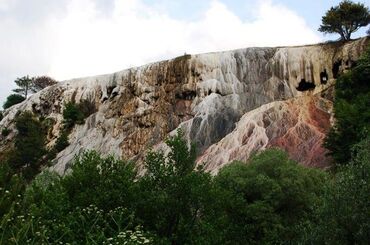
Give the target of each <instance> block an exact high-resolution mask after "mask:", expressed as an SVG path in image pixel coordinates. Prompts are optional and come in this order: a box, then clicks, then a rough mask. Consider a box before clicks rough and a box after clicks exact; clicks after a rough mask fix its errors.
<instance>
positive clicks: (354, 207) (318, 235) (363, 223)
mask: <svg viewBox="0 0 370 245" xmlns="http://www.w3.org/2000/svg"><path fill="white" fill-rule="evenodd" d="M369 149H370V137H368V138H367V139H364V140H363V141H361V142H360V143H359V144H357V145H356V146H355V147H354V152H356V153H357V154H355V155H354V159H353V160H352V161H351V162H350V164H348V165H347V166H343V167H340V168H339V169H338V173H337V174H336V175H335V177H334V178H333V179H332V181H330V182H329V184H328V185H327V186H326V187H325V199H324V202H323V204H322V205H320V206H318V208H317V210H316V216H315V220H314V221H313V222H311V223H308V225H307V227H306V231H305V240H304V241H303V242H304V243H306V244H319V243H321V242H322V241H326V243H327V244H367V243H368V241H369V240H370V219H369V217H370V198H369V193H370V150H369Z"/></svg>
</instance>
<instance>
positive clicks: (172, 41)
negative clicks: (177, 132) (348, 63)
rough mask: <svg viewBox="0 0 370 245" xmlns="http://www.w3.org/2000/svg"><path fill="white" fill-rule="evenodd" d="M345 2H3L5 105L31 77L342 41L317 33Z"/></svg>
mask: <svg viewBox="0 0 370 245" xmlns="http://www.w3.org/2000/svg"><path fill="white" fill-rule="evenodd" d="M339 2H340V1H339V0H336V1H335V0H325V1H323V0H299V1H298V0H257V1H256V0H0V33H1V38H0V105H2V104H3V101H4V99H5V98H6V96H7V95H9V93H10V90H11V89H12V88H13V86H14V83H13V81H14V80H15V79H16V78H17V77H21V76H24V75H30V76H36V75H49V76H52V77H53V78H55V79H57V80H65V79H69V78H74V77H83V76H89V75H97V74H103V73H112V72H115V71H119V70H122V69H125V68H128V67H132V66H138V65H143V64H146V63H148V62H153V61H158V60H163V59H168V58H172V57H175V56H179V55H182V54H184V53H185V52H186V53H189V54H194V53H204V52H210V51H219V50H228V49H235V48H243V47H250V46H276V45H297V44H308V43H316V42H320V41H323V40H328V39H336V38H337V37H336V36H323V35H322V34H321V33H319V32H317V28H318V26H319V25H320V21H321V16H322V15H323V14H324V13H325V12H326V10H327V9H329V8H330V7H331V6H333V5H337V4H338V3H339ZM362 2H363V3H365V4H366V5H368V6H369V5H370V0H366V1H362ZM365 31H366V29H363V30H362V31H361V32H359V33H358V34H357V35H355V37H356V36H360V35H361V36H363V35H365Z"/></svg>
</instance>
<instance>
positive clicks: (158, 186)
mask: <svg viewBox="0 0 370 245" xmlns="http://www.w3.org/2000/svg"><path fill="white" fill-rule="evenodd" d="M166 144H167V145H168V147H169V148H170V152H169V154H168V155H167V156H165V154H164V153H163V152H153V151H150V152H149V153H148V155H147V157H146V160H145V166H146V168H147V172H146V174H145V175H144V176H143V177H142V179H141V180H140V181H139V186H140V193H141V194H140V199H139V201H138V204H137V205H136V213H137V216H138V218H139V219H141V220H142V221H143V224H144V227H147V228H148V229H149V230H151V231H153V232H155V233H156V234H158V236H159V237H161V238H162V239H164V240H163V241H167V242H169V243H171V244H197V243H200V242H205V241H204V240H202V239H205V238H206V237H203V238H202V237H201V234H202V233H206V230H205V229H204V224H203V223H202V217H203V215H204V214H205V213H206V211H205V210H206V209H207V207H209V204H210V203H211V201H210V200H212V199H211V194H210V192H211V191H212V188H211V177H210V175H209V174H206V173H204V172H203V171H202V170H200V169H199V171H194V168H195V159H196V155H195V147H194V145H191V146H190V148H189V147H188V146H187V143H186V141H185V140H184V139H183V133H182V131H178V134H177V135H176V136H174V137H172V138H169V139H168V140H167V141H166Z"/></svg>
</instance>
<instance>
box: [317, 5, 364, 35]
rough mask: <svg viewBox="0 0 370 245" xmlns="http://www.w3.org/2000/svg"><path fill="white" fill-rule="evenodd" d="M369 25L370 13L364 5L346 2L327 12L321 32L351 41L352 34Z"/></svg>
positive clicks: (323, 18)
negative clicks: (337, 35) (335, 34)
mask: <svg viewBox="0 0 370 245" xmlns="http://www.w3.org/2000/svg"><path fill="white" fill-rule="evenodd" d="M369 23H370V12H369V9H368V8H367V7H365V5H364V4H361V3H354V2H352V1H349V0H344V1H342V2H340V3H339V5H338V6H335V7H331V8H330V9H329V10H328V11H327V12H326V14H325V15H324V16H323V17H322V24H321V26H320V28H319V31H321V32H324V33H338V34H339V35H340V37H341V39H342V40H350V39H351V34H352V33H354V32H356V31H357V30H358V29H359V28H361V27H364V26H367V25H368V24H369Z"/></svg>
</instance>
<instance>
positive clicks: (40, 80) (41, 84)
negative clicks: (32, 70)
mask: <svg viewBox="0 0 370 245" xmlns="http://www.w3.org/2000/svg"><path fill="white" fill-rule="evenodd" d="M57 83H58V82H57V81H55V80H54V79H53V78H51V77H48V76H39V77H33V78H32V86H31V90H32V92H34V93H37V92H38V91H40V90H42V89H44V88H46V87H49V86H52V85H54V84H57Z"/></svg>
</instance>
